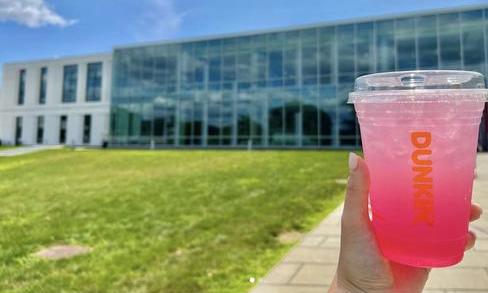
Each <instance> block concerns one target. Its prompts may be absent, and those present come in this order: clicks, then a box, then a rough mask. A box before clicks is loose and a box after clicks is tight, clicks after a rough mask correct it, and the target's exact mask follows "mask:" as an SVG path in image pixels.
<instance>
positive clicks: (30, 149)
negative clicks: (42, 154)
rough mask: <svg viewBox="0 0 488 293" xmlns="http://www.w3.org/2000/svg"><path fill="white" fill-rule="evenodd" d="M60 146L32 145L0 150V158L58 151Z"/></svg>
mask: <svg viewBox="0 0 488 293" xmlns="http://www.w3.org/2000/svg"><path fill="white" fill-rule="evenodd" d="M62 147H63V146H61V145H32V146H22V147H15V148H11V149H6V150H0V157H14V156H20V155H25V154H30V153H35V152H39V151H44V150H52V149H60V148H62Z"/></svg>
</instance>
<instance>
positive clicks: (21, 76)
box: [17, 69, 25, 105]
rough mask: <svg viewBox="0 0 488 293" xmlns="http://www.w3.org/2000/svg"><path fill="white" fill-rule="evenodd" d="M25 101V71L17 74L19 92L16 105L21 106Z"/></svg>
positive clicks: (22, 70)
mask: <svg viewBox="0 0 488 293" xmlns="http://www.w3.org/2000/svg"><path fill="white" fill-rule="evenodd" d="M24 101H25V69H21V70H20V72H19V92H18V97H17V105H23V104H24Z"/></svg>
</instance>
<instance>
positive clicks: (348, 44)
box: [337, 25, 354, 83]
mask: <svg viewBox="0 0 488 293" xmlns="http://www.w3.org/2000/svg"><path fill="white" fill-rule="evenodd" d="M337 41H338V43H337V54H338V60H337V71H338V73H339V82H340V83H344V82H346V83H347V82H353V81H354V26H353V25H341V26H339V27H337Z"/></svg>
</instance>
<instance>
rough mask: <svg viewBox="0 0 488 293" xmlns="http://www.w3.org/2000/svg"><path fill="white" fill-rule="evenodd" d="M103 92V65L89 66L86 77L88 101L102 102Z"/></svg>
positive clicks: (91, 64)
mask: <svg viewBox="0 0 488 293" xmlns="http://www.w3.org/2000/svg"><path fill="white" fill-rule="evenodd" d="M101 92H102V63H101V62H98V63H90V64H88V69H87V76H86V100H87V101H88V102H96V101H100V100H101Z"/></svg>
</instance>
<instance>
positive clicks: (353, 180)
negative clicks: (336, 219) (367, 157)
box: [342, 153, 369, 225]
mask: <svg viewBox="0 0 488 293" xmlns="http://www.w3.org/2000/svg"><path fill="white" fill-rule="evenodd" d="M368 193H369V172H368V167H367V166H366V162H365V161H364V160H363V159H362V158H361V157H359V156H358V155H356V154H354V153H349V180H348V184H347V192H346V198H345V200H344V211H343V213H342V221H343V224H351V225H356V224H358V225H361V224H364V223H365V222H368V221H369V215H368Z"/></svg>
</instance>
